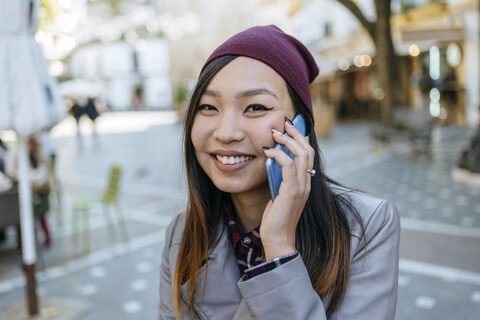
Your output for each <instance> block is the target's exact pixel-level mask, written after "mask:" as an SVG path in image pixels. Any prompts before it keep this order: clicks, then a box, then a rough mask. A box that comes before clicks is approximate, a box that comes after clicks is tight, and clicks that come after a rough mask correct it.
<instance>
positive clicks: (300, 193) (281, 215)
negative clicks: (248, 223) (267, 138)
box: [260, 121, 315, 261]
mask: <svg viewBox="0 0 480 320" xmlns="http://www.w3.org/2000/svg"><path fill="white" fill-rule="evenodd" d="M285 130H286V131H287V133H288V134H289V135H290V137H288V136H286V135H283V134H281V133H279V132H276V133H275V132H274V133H273V138H274V140H275V141H276V142H277V143H281V144H283V145H285V146H286V147H287V148H288V150H290V152H291V153H292V154H293V155H294V156H295V159H294V160H292V159H291V158H290V157H289V156H288V155H287V154H286V153H285V152H283V151H281V150H277V149H273V148H272V149H268V150H265V154H266V155H267V156H268V157H269V158H274V159H275V160H276V161H277V162H278V163H279V164H280V165H281V166H282V176H283V180H282V183H281V184H280V189H279V192H278V195H277V197H276V198H275V201H273V202H272V201H271V200H270V202H269V203H268V205H267V207H266V208H265V211H264V213H263V218H262V224H261V226H260V236H261V239H262V244H263V248H264V250H265V258H266V260H267V261H269V260H272V259H275V258H277V257H281V256H283V255H286V254H289V253H292V252H294V251H295V250H296V249H295V232H296V229H297V224H298V220H299V219H300V215H301V214H302V212H303V208H304V207H305V203H306V202H307V199H308V196H309V194H310V187H311V180H312V176H311V174H310V173H308V172H307V170H311V169H313V163H314V157H315V151H314V150H313V148H312V147H311V146H310V144H309V142H308V138H307V137H304V136H303V135H302V134H301V133H300V131H298V129H297V128H295V127H294V126H293V125H292V124H290V123H289V122H288V121H286V122H285Z"/></svg>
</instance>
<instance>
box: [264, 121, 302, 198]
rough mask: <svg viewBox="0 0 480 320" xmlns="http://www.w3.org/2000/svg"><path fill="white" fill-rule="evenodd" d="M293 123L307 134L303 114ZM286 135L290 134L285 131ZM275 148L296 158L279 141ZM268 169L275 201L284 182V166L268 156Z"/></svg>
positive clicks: (271, 194) (269, 183)
mask: <svg viewBox="0 0 480 320" xmlns="http://www.w3.org/2000/svg"><path fill="white" fill-rule="evenodd" d="M292 123H293V125H294V126H295V127H296V128H297V129H298V131H300V132H301V133H302V134H303V135H304V136H305V134H306V125H305V119H304V118H303V116H302V115H301V114H297V115H296V116H295V118H294V119H293V120H292ZM284 134H285V135H287V136H288V134H287V133H286V132H285V133H284ZM275 149H280V150H282V151H283V152H285V153H286V154H287V155H288V156H289V157H290V158H292V159H295V157H294V155H293V154H292V153H291V152H290V150H288V149H287V147H286V146H285V145H283V144H280V143H277V145H276V146H275ZM265 167H266V169H267V177H268V186H269V187H270V196H271V197H272V201H275V198H276V197H277V195H278V189H280V184H281V183H282V180H283V178H282V166H281V165H280V164H279V163H278V162H277V161H276V160H275V159H273V158H268V159H267V162H266V164H265Z"/></svg>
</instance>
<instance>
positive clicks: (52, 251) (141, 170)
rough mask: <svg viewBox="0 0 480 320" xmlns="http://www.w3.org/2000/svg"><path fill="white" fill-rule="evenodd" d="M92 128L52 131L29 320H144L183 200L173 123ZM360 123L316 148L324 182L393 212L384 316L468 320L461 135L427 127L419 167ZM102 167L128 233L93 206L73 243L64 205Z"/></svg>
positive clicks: (471, 256) (96, 188)
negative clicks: (34, 312) (427, 146)
mask: <svg viewBox="0 0 480 320" xmlns="http://www.w3.org/2000/svg"><path fill="white" fill-rule="evenodd" d="M97 121H98V123H97V135H93V134H92V128H91V123H90V122H87V121H86V122H84V123H82V124H81V125H82V126H81V128H82V133H83V136H82V137H81V138H79V137H77V136H76V132H75V123H74V120H73V119H72V118H71V117H69V118H68V119H66V120H65V121H64V122H62V123H61V124H60V125H58V126H57V127H56V128H54V130H53V131H52V137H53V142H54V145H55V148H56V151H57V165H56V173H57V177H58V179H59V181H60V186H61V189H59V191H60V194H61V197H60V198H59V200H60V201H57V198H56V197H55V192H54V193H53V194H52V199H53V200H54V201H52V210H51V211H50V215H49V222H50V225H51V227H52V234H53V243H52V245H51V246H50V247H48V248H46V247H45V246H44V245H43V242H42V239H43V235H42V233H41V230H39V234H38V239H39V240H40V241H39V244H38V255H39V259H38V263H37V271H38V272H37V277H38V292H39V295H40V303H41V309H42V312H41V313H42V315H43V317H39V319H47V318H54V319H82V320H96V319H154V318H156V314H157V304H158V301H159V296H158V286H159V265H160V260H161V250H162V246H163V242H164V239H163V237H164V231H165V227H166V226H167V225H168V223H169V221H170V220H171V219H172V218H173V217H174V216H175V214H176V213H178V212H181V211H182V210H183V209H184V206H185V199H186V189H185V182H184V177H183V169H182V167H183V160H182V154H181V148H182V125H181V123H180V122H179V119H178V118H177V115H176V113H175V112H168V111H166V112H153V111H152V112H116V113H105V114H104V115H102V116H101V117H100V118H99V119H98V120H97ZM370 128H371V124H370V123H368V122H347V123H339V124H337V125H336V126H335V127H334V130H333V133H332V135H331V137H330V138H323V139H321V140H320V147H321V150H322V152H323V154H324V157H325V162H326V171H327V173H328V174H329V175H330V176H331V177H332V178H333V179H335V180H337V181H338V182H340V183H342V184H345V185H347V186H349V187H353V188H358V189H361V190H363V191H365V192H368V193H371V194H373V195H376V196H379V197H382V198H386V199H389V200H391V201H392V202H393V203H395V204H396V206H397V207H398V209H399V212H400V215H401V218H402V238H401V261H400V276H399V298H398V305H397V316H396V319H397V320H407V319H408V320H416V319H419V320H420V319H422V320H430V319H432V320H433V319H435V320H441V319H449V320H450V319H464V320H470V319H471V320H473V319H478V314H480V249H479V248H480V201H479V199H480V189H478V188H477V189H474V188H471V187H468V186H466V185H463V184H458V183H456V182H454V181H453V180H452V178H451V170H452V169H453V168H454V166H455V165H456V162H457V160H458V157H459V155H460V151H461V150H462V149H463V148H464V147H465V146H466V145H467V144H468V141H469V139H470V137H471V136H472V134H473V132H474V131H473V129H468V128H461V127H454V126H451V127H441V128H437V129H435V131H434V133H433V137H434V138H433V139H434V141H433V157H432V159H431V160H429V159H428V158H425V157H418V158H413V157H412V156H411V155H410V154H409V153H408V148H405V146H402V145H400V144H399V145H397V146H393V147H392V149H391V150H388V151H387V150H385V149H381V148H378V147H375V145H374V144H373V142H372V141H371V139H370V137H369V130H370ZM393 154H395V156H393ZM114 164H118V165H120V166H121V167H122V169H123V172H122V178H121V197H120V203H121V209H122V212H123V214H124V216H125V219H126V226H127V230H128V238H127V239H124V238H122V237H121V236H120V235H121V234H120V233H119V232H118V231H119V228H118V223H117V222H118V220H114V221H117V222H115V223H114V225H115V226H116V227H117V228H115V229H113V230H110V229H109V228H108V221H106V220H105V219H104V217H103V214H102V210H101V207H98V208H94V209H93V210H91V211H90V214H89V215H88V216H87V217H86V218H87V219H88V221H89V224H88V228H89V235H88V238H84V237H83V235H81V234H80V235H79V236H78V233H77V232H75V227H78V226H79V225H80V227H81V226H82V224H81V223H80V221H76V220H74V219H73V214H72V204H73V202H74V201H75V198H77V197H79V196H82V195H98V194H101V193H102V191H103V190H104V188H105V186H106V184H107V178H108V172H109V168H110V167H111V166H112V165H114ZM111 213H112V215H111V216H112V218H113V219H116V218H118V215H117V214H115V212H114V211H112V212H111ZM83 214H84V215H85V213H83ZM81 219H83V218H81ZM37 229H38V228H37ZM77 236H78V237H77ZM15 240H16V239H15V235H14V231H13V230H9V232H7V240H6V242H5V243H3V244H0V320H15V319H22V317H21V313H22V312H25V311H24V309H25V307H24V306H25V304H24V302H23V301H22V299H23V298H24V289H23V285H24V278H23V275H22V272H21V268H20V263H21V255H20V252H19V251H18V250H17V249H16V243H15ZM83 240H88V241H89V243H90V250H89V252H87V250H86V249H87V247H86V246H85V243H84V242H83Z"/></svg>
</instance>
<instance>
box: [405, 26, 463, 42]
mask: <svg viewBox="0 0 480 320" xmlns="http://www.w3.org/2000/svg"><path fill="white" fill-rule="evenodd" d="M463 37H464V31H463V29H462V28H440V29H417V30H402V41H404V42H408V41H426V40H435V41H458V40H462V39H463Z"/></svg>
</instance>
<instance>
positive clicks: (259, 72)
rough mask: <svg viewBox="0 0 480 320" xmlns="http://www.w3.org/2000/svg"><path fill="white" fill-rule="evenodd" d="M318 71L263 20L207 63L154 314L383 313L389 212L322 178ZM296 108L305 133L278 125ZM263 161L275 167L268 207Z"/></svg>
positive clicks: (390, 293)
mask: <svg viewBox="0 0 480 320" xmlns="http://www.w3.org/2000/svg"><path fill="white" fill-rule="evenodd" d="M317 74H318V68H317V66H316V64H315V62H314V60H313V57H312V56H311V54H310V53H309V52H308V50H307V49H306V48H305V47H304V46H303V45H302V44H301V43H300V42H299V41H298V40H296V39H295V38H293V37H291V36H289V35H287V34H285V33H283V32H282V31H281V30H280V29H278V28H276V27H274V26H266V27H254V28H251V29H247V30H245V31H243V32H241V33H239V34H237V35H235V36H233V37H232V38H230V39H229V40H227V41H226V42H225V43H224V44H222V45H221V46H220V47H219V48H217V49H216V50H215V51H214V52H213V54H212V55H211V56H210V58H209V59H208V60H207V62H206V63H205V66H204V68H203V70H202V72H201V74H200V77H199V80H198V83H197V86H196V88H195V89H194V92H193V94H192V98H191V101H190V105H189V109H188V111H187V115H186V121H185V133H184V139H185V142H184V149H185V162H186V175H187V183H188V191H189V200H188V207H187V210H186V212H185V213H182V214H180V215H178V216H177V218H176V219H175V220H174V221H173V222H172V223H171V224H170V226H169V227H168V229H167V233H166V241H165V249H164V252H163V260H162V268H161V281H160V312H159V319H192V318H196V319H237V320H239V319H327V318H328V319H333V318H335V319H361V320H367V319H393V318H394V315H395V306H396V296H397V275H398V243H399V230H400V227H399V218H398V213H397V210H396V208H395V207H394V206H393V205H392V204H391V203H390V202H388V201H385V200H382V199H378V198H375V197H372V196H369V195H366V194H363V193H360V192H356V191H352V190H350V189H348V188H345V187H343V186H340V185H339V184H337V183H335V182H334V181H332V180H331V179H329V178H328V177H327V176H326V175H325V173H324V172H323V168H322V164H321V157H320V152H319V150H318V145H317V140H316V136H315V131H314V126H313V111H312V102H311V97H310V92H309V83H310V82H311V81H313V80H314V79H315V77H316V76H317ZM296 114H302V115H303V116H304V118H305V120H306V124H307V137H304V136H303V135H302V134H301V133H300V132H299V131H298V130H297V129H296V128H295V127H294V126H292V125H291V124H290V120H289V119H293V117H294V116H295V115H296ZM285 131H286V132H287V133H288V134H289V136H286V135H283V134H279V133H280V132H285ZM277 143H281V144H284V145H286V146H287V147H288V149H289V150H290V151H291V152H292V153H293V154H294V156H295V159H294V160H292V159H290V158H289V157H288V156H287V155H286V154H285V153H284V152H283V151H281V150H277V149H274V148H273V147H274V146H275V145H276V144H277ZM268 157H270V158H274V159H275V160H276V161H278V162H279V163H280V165H281V166H282V175H283V181H282V184H281V186H280V190H279V194H278V196H277V198H275V201H272V200H271V199H270V192H269V187H268V181H267V175H266V170H265V162H266V159H267V158H268Z"/></svg>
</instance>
